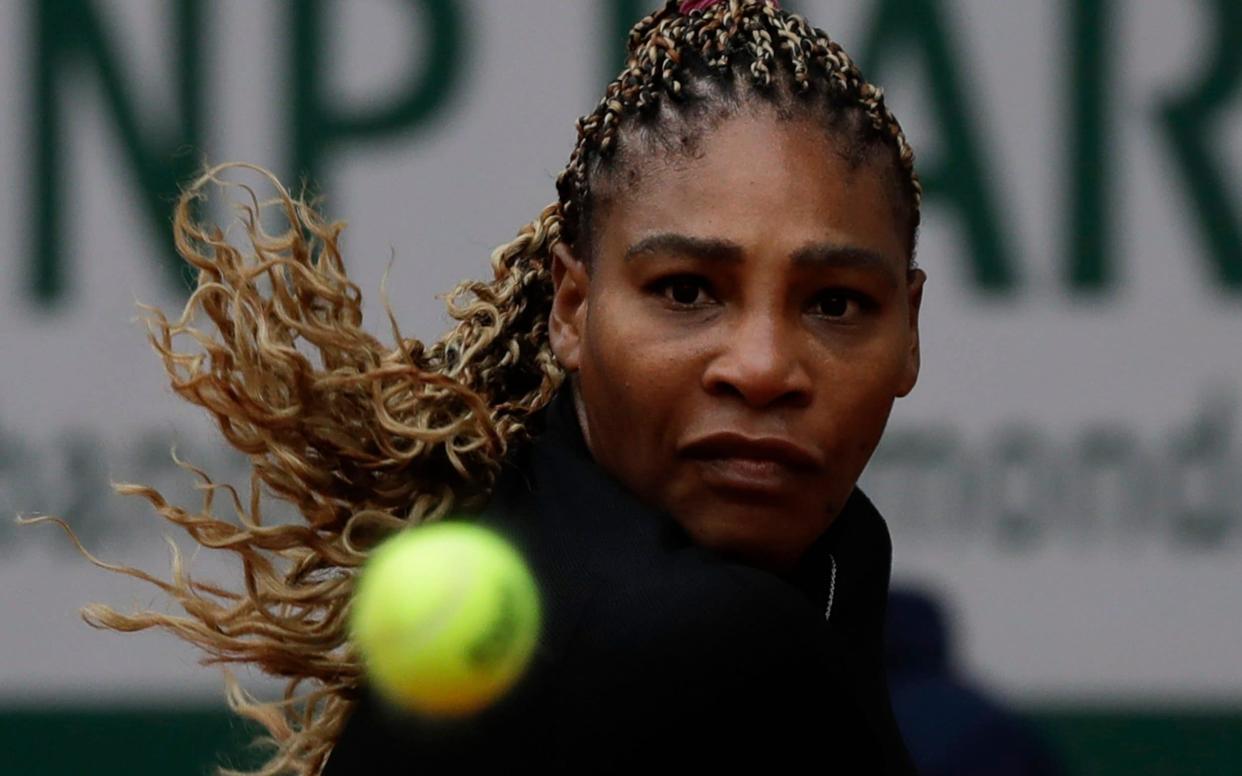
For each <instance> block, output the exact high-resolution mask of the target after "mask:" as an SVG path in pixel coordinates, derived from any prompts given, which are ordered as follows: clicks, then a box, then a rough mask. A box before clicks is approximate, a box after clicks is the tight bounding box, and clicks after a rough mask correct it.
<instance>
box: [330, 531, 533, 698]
mask: <svg viewBox="0 0 1242 776" xmlns="http://www.w3.org/2000/svg"><path fill="white" fill-rule="evenodd" d="M539 623H540V606H539V591H538V588H537V587H536V586H535V581H534V579H533V578H532V576H531V573H530V571H529V570H528V569H527V567H526V564H525V562H524V561H523V560H522V557H521V556H520V555H519V554H518V552H517V550H515V549H514V548H513V547H512V546H511V545H510V544H509V543H508V542H507V541H505V540H504V539H503V538H501V537H500V536H499V535H497V534H496V533H494V532H492V531H490V530H488V529H486V528H483V527H482V526H479V525H476V524H473V523H466V522H458V521H446V522H439V523H433V524H430V525H426V526H421V527H417V528H409V529H406V530H404V531H402V532H401V533H399V534H397V535H396V536H393V537H392V538H390V539H388V540H386V541H384V542H383V543H382V544H380V545H379V546H378V547H377V548H375V550H374V551H373V552H372V554H371V557H370V558H369V559H368V560H367V563H366V564H365V565H364V566H363V569H362V572H361V573H360V575H359V577H358V580H357V586H356V588H355V593H354V600H353V608H352V610H351V612H350V620H349V627H350V635H351V638H352V639H353V642H354V644H355V645H356V646H357V648H358V651H359V653H360V655H361V658H362V662H363V665H364V667H365V669H366V671H367V674H368V676H369V677H370V680H371V683H372V686H373V687H374V688H375V689H376V690H378V692H379V694H380V695H381V696H382V697H384V698H386V699H387V700H389V701H390V702H392V703H393V704H395V705H397V706H399V707H401V708H403V709H405V710H407V711H411V712H415V713H419V714H423V715H426V716H439V717H460V716H466V715H469V714H472V713H474V712H477V711H480V710H481V709H483V708H484V707H486V706H488V705H489V704H491V703H492V702H493V701H495V700H497V699H498V698H499V697H500V696H501V695H503V694H504V693H505V691H506V690H508V689H509V688H510V687H511V686H512V685H513V684H514V683H515V682H516V681H517V679H518V678H519V677H520V676H521V675H522V672H523V670H524V669H525V668H526V665H527V663H528V662H529V661H530V658H531V655H532V654H533V652H534V648H535V643H536V641H537V639H538V635H539Z"/></svg>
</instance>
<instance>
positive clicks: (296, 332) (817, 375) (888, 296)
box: [86, 0, 925, 775]
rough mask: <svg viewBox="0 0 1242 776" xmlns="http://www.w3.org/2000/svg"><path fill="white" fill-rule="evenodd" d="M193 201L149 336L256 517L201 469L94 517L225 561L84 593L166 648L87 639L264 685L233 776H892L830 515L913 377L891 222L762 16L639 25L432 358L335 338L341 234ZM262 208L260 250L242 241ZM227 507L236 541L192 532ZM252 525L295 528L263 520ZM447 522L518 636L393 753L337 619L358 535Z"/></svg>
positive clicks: (98, 616) (382, 713)
mask: <svg viewBox="0 0 1242 776" xmlns="http://www.w3.org/2000/svg"><path fill="white" fill-rule="evenodd" d="M220 172H221V170H220V169H219V168H218V169H215V170H212V171H209V172H208V173H207V174H205V175H204V176H203V178H202V179H200V180H199V181H197V182H196V183H195V184H194V185H193V186H192V187H190V188H189V189H188V190H187V192H186V194H185V196H184V197H183V198H182V200H181V201H180V203H179V205H178V207H177V210H176V214H175V231H176V236H177V247H178V249H179V251H180V252H181V254H182V255H183V256H184V257H185V258H186V259H187V260H188V261H190V262H191V263H192V264H193V265H194V266H196V267H198V269H199V270H200V275H199V284H198V288H197V290H196V291H195V293H194V294H193V296H192V298H191V299H190V301H189V302H188V304H187V307H186V311H185V313H184V315H183V317H182V318H181V319H180V320H179V321H175V322H170V321H169V320H167V319H166V318H165V317H164V316H163V315H162V314H161V313H160V312H159V311H158V310H154V309H152V310H151V315H152V318H151V320H152V325H153V328H152V332H153V337H152V342H153V343H154V345H155V347H156V349H157V350H158V351H159V352H160V354H161V355H162V357H163V359H164V361H165V365H166V367H167V369H168V372H169V374H170V376H171V378H172V384H173V386H174V388H175V389H176V390H177V391H178V392H179V393H180V394H181V395H182V396H184V397H185V398H186V399H188V400H189V401H191V402H193V403H195V404H198V405H200V406H203V407H205V408H207V409H208V410H209V411H210V412H211V413H213V414H214V416H215V417H216V418H217V419H218V421H219V424H220V428H221V430H222V431H223V433H224V434H225V436H226V437H227V438H228V440H229V441H230V442H231V443H232V444H233V445H235V446H236V447H237V448H238V449H240V450H242V451H243V452H245V453H246V454H248V455H249V456H250V458H251V461H252V464H253V477H252V481H251V495H250V498H249V499H248V500H246V499H243V498H241V497H240V496H239V495H238V494H237V493H236V492H235V491H234V490H233V489H232V488H230V487H229V486H227V485H221V484H215V483H212V482H211V481H210V479H209V478H208V477H207V475H206V473H204V472H201V471H198V470H195V471H196V472H198V474H199V476H200V477H202V478H203V480H204V483H205V484H206V486H207V490H206V493H207V495H208V498H207V499H206V501H205V503H204V504H203V506H202V508H201V509H200V510H197V511H194V510H183V509H180V508H177V507H174V506H171V505H169V504H167V503H166V502H165V501H164V499H163V498H162V497H161V496H160V494H159V493H158V492H156V491H155V490H153V489H150V488H144V487H141V486H122V487H121V488H120V489H121V490H122V491H123V492H128V493H133V494H137V495H141V496H144V497H145V498H147V499H148V500H149V501H150V502H151V503H152V504H153V505H154V506H155V507H156V508H157V510H158V511H159V512H160V513H161V514H162V515H163V516H164V517H166V518H167V519H168V520H170V521H172V522H174V523H177V524H179V525H180V526H182V527H183V528H184V529H185V530H186V531H188V532H189V533H190V535H191V536H192V537H193V538H194V539H195V540H197V541H198V542H199V543H201V544H202V545H205V546H208V547H213V548H219V549H225V550H228V551H230V552H233V553H236V554H237V555H238V556H239V557H240V558H241V559H242V561H243V562H244V579H243V580H242V584H241V585H240V590H238V591H230V590H225V589H221V588H219V587H214V586H207V585H201V584H198V583H196V582H194V581H193V580H192V579H190V578H189V577H188V576H187V575H186V574H185V573H183V570H182V569H181V567H180V566H179V565H178V566H175V568H174V572H175V573H174V575H173V580H172V581H171V582H168V583H165V582H162V581H159V580H157V579H155V578H154V577H151V576H149V575H146V574H144V573H143V572H140V571H138V570H136V569H130V568H121V567H112V568H114V569H115V570H119V571H122V572H123V573H129V574H133V575H136V576H141V577H142V578H144V579H148V580H150V581H153V582H155V583H156V584H159V585H161V586H162V587H163V588H164V589H165V590H166V591H167V592H168V593H170V594H171V595H173V596H174V597H175V598H176V599H177V600H178V601H179V603H180V604H181V605H182V606H183V607H184V609H185V615H184V616H176V617H174V616H171V615H167V614H162V613H156V612H140V613H137V614H123V613H120V612H118V611H115V610H113V609H110V608H108V607H104V606H94V607H88V609H87V610H86V616H87V618H88V619H89V620H90V621H92V622H93V623H94V624H97V625H99V626H102V627H108V628H114V629H119V630H138V629H143V628H148V627H161V628H165V629H168V630H171V631H173V632H175V633H177V634H179V635H180V636H182V637H184V638H185V639H187V640H189V641H191V642H193V643H195V644H197V645H199V646H200V647H202V648H203V649H204V650H206V652H207V655H208V658H207V659H208V660H209V661H214V662H225V663H246V664H251V665H253V666H256V667H257V668H258V669H260V670H262V671H265V672H267V673H269V674H274V675H277V676H281V677H286V678H287V679H288V680H289V685H288V691H287V693H286V697H285V699H284V700H283V701H281V702H277V703H263V702H260V701H259V700H256V699H254V698H252V697H250V696H249V695H248V694H246V693H245V692H243V691H242V690H241V689H240V688H239V687H238V686H237V685H236V684H235V683H234V684H231V685H230V703H231V705H232V707H233V708H234V709H235V710H236V711H237V712H238V713H240V714H242V715H243V716H245V717H248V718H250V719H252V720H256V721H258V722H260V723H262V725H264V726H265V728H266V730H267V731H268V733H269V734H270V740H271V743H272V745H273V754H272V756H271V759H270V760H269V761H268V763H267V765H266V766H265V767H264V768H263V770H261V771H260V773H263V774H277V773H299V774H319V773H329V774H334V775H335V774H346V773H360V772H373V771H377V770H381V769H382V770H392V771H400V772H407V771H408V772H410V773H414V772H419V773H424V772H438V771H440V770H449V769H452V770H454V771H457V772H460V771H463V770H465V771H469V770H474V769H481V768H483V767H506V766H514V767H521V766H528V767H541V768H543V769H544V770H574V771H575V772H621V771H629V770H634V769H645V768H656V767H661V766H663V765H666V764H679V765H687V766H688V765H700V766H708V767H712V766H715V767H720V766H740V765H742V764H752V765H760V766H765V765H766V766H769V767H776V766H780V765H790V764H797V763H803V764H805V763H808V762H809V763H814V764H815V766H816V767H817V768H823V769H825V770H828V771H830V772H841V773H847V772H848V773H905V772H909V771H911V770H912V769H911V767H910V765H909V762H908V757H907V755H906V754H905V751H904V747H903V746H902V743H901V739H900V736H899V734H898V732H897V729H896V726H895V724H894V722H893V718H892V714H891V712H890V710H889V701H888V692H887V689H886V686H885V682H884V677H883V673H882V657H881V640H882V629H881V623H882V621H883V615H884V606H885V600H886V596H887V589H888V578H889V564H890V557H891V545H890V542H889V536H888V533H887V530H886V528H885V525H884V521H883V520H882V518H881V517H880V515H879V514H878V513H877V512H876V510H875V508H874V507H873V506H872V505H871V503H870V502H869V501H868V500H867V498H866V497H865V496H864V495H863V494H862V493H861V491H860V490H859V489H858V487H857V484H856V483H857V481H858V478H859V476H860V474H861V473H862V471H863V469H864V467H865V466H866V464H867V462H868V460H869V458H870V457H871V455H872V453H873V451H874V450H875V449H876V446H877V444H878V443H879V441H880V438H881V435H882V433H883V430H884V428H885V425H886V422H887V420H888V417H889V414H890V411H891V409H892V406H893V403H894V400H895V399H896V398H898V397H901V396H904V395H906V394H907V393H909V392H910V390H911V389H912V388H913V387H914V385H915V381H916V378H917V375H918V371H919V336H918V314H919V307H920V302H921V298H922V290H923V284H924V277H925V276H924V273H923V271H922V270H920V269H918V268H917V267H916V266H915V263H914V252H915V237H916V231H917V227H918V223H919V201H920V187H919V183H918V180H917V178H916V176H915V173H914V169H913V154H912V152H911V149H910V147H909V146H908V144H907V143H906V140H905V137H904V136H903V134H902V131H901V129H900V127H899V126H898V123H897V121H896V120H895V119H894V118H893V116H892V114H891V113H890V112H889V110H888V109H887V108H886V107H885V104H884V100H883V97H882V94H881V91H880V90H879V89H878V88H876V87H875V86H873V85H872V84H870V83H868V82H867V81H866V80H864V78H863V76H862V74H861V73H860V72H859V70H858V68H857V67H856V66H855V65H854V63H853V62H852V61H851V59H850V58H849V56H848V55H847V54H846V53H845V52H844V51H843V50H842V49H841V47H840V46H839V45H838V44H837V43H835V42H834V41H832V40H831V39H829V37H828V36H827V35H826V34H825V33H824V32H823V31H821V30H819V29H816V28H814V27H812V26H810V25H809V24H808V23H807V22H806V21H805V20H804V19H803V18H801V17H799V16H797V15H794V14H791V13H789V12H787V11H785V10H783V9H780V8H779V7H778V6H777V4H776V3H775V2H772V0H718V1H716V2H712V1H711V0H698V1H696V2H684V1H683V2H677V1H675V0H673V1H670V2H667V3H665V4H664V6H663V7H662V8H660V9H659V10H658V11H656V12H654V13H652V14H651V15H649V16H647V17H646V18H644V19H642V20H641V21H640V22H639V23H638V24H637V25H636V26H635V27H634V29H633V30H632V31H631V33H630V36H629V57H628V61H627V63H626V65H625V68H624V69H623V70H622V72H621V73H620V75H619V76H618V77H617V78H616V80H614V81H613V82H612V83H611V84H609V85H608V87H607V89H606V90H605V94H604V97H603V99H602V100H600V102H599V104H598V106H597V107H596V108H595V110H594V111H592V112H591V113H589V114H588V115H586V116H585V117H583V118H582V119H580V120H579V122H578V141H577V145H576V146H575V147H574V149H573V151H572V153H571V155H570V157H569V163H568V165H567V167H566V168H565V170H564V171H563V172H562V173H561V174H560V176H559V177H558V179H557V197H556V199H555V201H553V202H552V203H551V204H550V205H548V206H547V207H546V208H545V209H544V210H543V211H542V212H541V213H539V214H538V216H537V217H535V219H534V220H533V221H531V222H530V223H529V224H527V225H526V226H524V227H523V228H522V229H521V230H520V231H519V232H518V234H517V236H516V237H515V238H514V239H513V240H512V241H511V242H509V243H507V244H505V245H502V246H500V247H498V248H497V249H496V250H495V251H494V252H493V253H492V256H491V264H492V269H493V271H494V277H493V279H492V280H491V281H490V282H466V283H463V284H462V285H461V286H459V287H458V289H456V291H455V293H454V294H453V295H452V296H451V299H450V304H449V307H450V312H451V313H452V315H453V316H454V317H455V319H456V320H457V324H456V326H455V328H453V329H452V330H451V331H450V332H449V333H448V334H447V335H445V336H444V337H443V338H442V339H440V340H439V341H437V342H434V343H431V344H428V345H425V344H424V343H422V342H419V341H417V340H414V339H410V338H405V337H403V336H402V335H401V333H400V331H399V329H398V327H397V324H396V322H395V320H393V321H392V327H393V333H394V336H395V337H396V343H395V344H394V345H392V346H385V345H384V344H382V343H381V342H380V341H379V340H377V339H376V338H375V337H374V336H372V335H371V334H369V333H367V332H366V331H364V330H363V329H362V328H361V325H360V323H361V300H360V295H359V293H358V289H357V287H356V286H355V285H354V284H353V283H351V282H350V281H349V279H348V277H347V275H346V272H345V268H344V262H343V261H342V259H341V255H340V253H339V251H338V238H339V235H340V230H341V228H342V226H341V225H340V224H337V223H330V222H327V221H325V220H324V219H322V218H321V217H320V216H319V215H318V214H317V213H316V212H315V211H314V209H312V207H311V206H310V205H308V204H307V203H305V202H303V201H300V200H298V199H296V198H294V197H292V196H290V195H289V194H288V193H286V191H285V190H284V189H283V188H280V186H279V184H277V183H275V181H274V180H273V181H272V183H273V185H274V186H275V187H276V189H277V192H278V196H277V197H276V198H275V200H273V201H271V202H267V203H260V202H259V201H257V200H255V201H254V202H253V204H252V206H251V207H250V210H249V213H250V215H249V217H248V218H246V219H243V226H244V232H245V234H247V235H248V237H249V240H248V241H246V242H247V243H248V245H247V246H246V247H245V248H244V249H242V248H239V247H237V245H236V244H234V243H231V242H230V241H229V240H227V239H226V238H225V235H224V234H223V233H222V232H221V231H220V230H219V229H216V228H213V227H210V226H207V225H202V224H199V223H197V222H196V221H195V219H194V217H193V213H194V212H195V211H194V210H193V207H192V205H193V204H194V201H195V199H196V198H199V197H201V196H203V195H204V193H205V192H206V191H207V190H208V189H210V188H211V187H212V186H213V185H215V184H217V183H220V182H221V179H220V177H219V173H220ZM268 207H271V208H275V209H277V210H279V211H280V212H282V213H283V214H284V216H285V217H286V218H287V219H288V221H289V224H290V228H289V229H288V230H287V231H284V232H281V233H278V234H271V233H268V232H265V231H263V226H262V223H263V222H262V221H261V220H260V218H259V217H258V215H259V212H260V211H262V210H263V209H264V208H268ZM196 314H198V315H204V316H205V317H206V318H207V319H208V320H210V322H211V324H212V325H213V327H212V328H211V329H210V330H203V329H200V328H195V327H194V316H195V315H196ZM186 336H189V337H191V338H192V339H193V341H194V342H196V343H198V345H199V347H200V348H201V349H202V350H201V352H193V353H191V352H182V351H181V350H178V349H177V347H176V343H177V342H178V341H179V339H178V338H180V337H186ZM299 346H301V348H302V350H299ZM308 349H309V351H312V352H314V353H316V354H317V356H318V358H317V359H315V360H313V359H311V358H309V357H308V356H307V355H306V352H305V351H308ZM222 489H223V492H225V493H227V494H228V495H229V496H230V497H231V500H232V507H233V509H234V510H235V511H236V513H237V514H238V516H239V519H237V520H233V519H229V518H225V517H221V516H217V515H216V514H214V513H213V504H212V502H211V499H210V496H211V495H212V494H213V493H217V492H218V491H221V490H222ZM261 490H266V491H267V492H268V496H269V497H270V496H272V495H274V496H276V497H278V498H280V499H283V500H284V501H286V502H288V503H290V504H292V505H294V506H295V507H296V508H297V512H298V514H299V515H300V518H301V519H300V521H298V522H296V523H281V524H270V525H269V524H268V523H267V522H265V521H264V520H263V516H262V510H261V504H262V503H263V499H262V498H261ZM463 514H469V515H476V516H477V519H479V520H481V521H484V522H486V523H488V524H490V525H493V526H495V527H497V528H499V529H501V530H503V531H505V532H506V533H507V535H509V536H510V537H511V538H512V539H513V541H514V543H515V544H516V545H517V546H518V547H519V549H520V550H521V551H522V552H523V553H524V554H525V555H526V557H527V559H528V561H529V562H530V564H531V567H532V569H533V570H534V573H535V574H536V577H537V579H538V582H539V585H540V589H541V591H542V593H543V596H544V599H545V605H546V622H545V628H544V632H543V633H542V635H541V643H540V647H539V650H538V652H537V655H536V658H535V661H534V663H533V664H532V665H531V667H530V669H529V671H528V674H527V675H526V676H524V677H523V679H522V681H521V682H519V684H518V686H517V687H516V688H515V689H514V691H513V692H512V693H511V694H510V695H508V696H506V697H505V698H504V699H503V700H502V701H500V702H499V703H497V704H496V705H495V706H494V707H492V708H489V709H488V710H486V711H485V712H483V713H481V714H480V715H479V716H478V717H476V718H473V719H472V720H471V721H470V722H469V723H468V724H448V723H445V724H434V723H421V722H418V721H417V720H412V719H409V718H405V717H402V716H400V715H395V714H392V713H390V712H389V711H388V710H386V709H385V708H384V706H383V704H382V702H381V701H379V700H377V699H376V698H375V697H374V695H373V694H372V692H371V690H370V688H369V687H368V683H367V679H366V676H365V675H364V672H363V671H362V669H361V667H360V664H359V661H358V657H357V655H356V654H355V653H354V652H353V651H352V650H351V649H350V645H349V644H348V639H347V631H346V615H347V612H348V606H349V602H350V597H351V593H352V590H353V582H354V579H355V576H356V570H357V569H358V568H359V567H360V566H361V564H362V563H363V561H364V560H365V559H366V557H367V553H368V551H369V549H370V548H371V547H373V546H374V545H375V543H376V541H378V539H379V538H380V537H382V536H385V535H387V534H389V533H391V532H392V531H394V530H397V529H400V528H401V527H404V526H408V525H412V524H418V523H424V522H428V521H434V520H438V519H441V518H443V517H445V516H449V515H463Z"/></svg>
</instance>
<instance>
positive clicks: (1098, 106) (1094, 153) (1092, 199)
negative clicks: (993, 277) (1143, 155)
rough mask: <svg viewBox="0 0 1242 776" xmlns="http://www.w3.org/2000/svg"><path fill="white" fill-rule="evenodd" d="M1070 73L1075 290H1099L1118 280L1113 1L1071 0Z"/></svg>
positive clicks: (1071, 280) (1070, 244)
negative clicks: (1113, 212)
mask: <svg viewBox="0 0 1242 776" xmlns="http://www.w3.org/2000/svg"><path fill="white" fill-rule="evenodd" d="M1067 10H1068V11H1069V15H1070V23H1071V29H1070V41H1069V42H1070V52H1069V54H1070V63H1071V68H1072V70H1071V75H1070V77H1069V78H1067V79H1065V84H1066V87H1067V88H1068V89H1069V94H1068V95H1066V97H1067V100H1068V102H1069V104H1070V105H1071V106H1072V113H1071V119H1070V131H1071V133H1072V134H1071V135H1070V143H1069V176H1068V180H1069V191H1068V192H1067V194H1068V198H1069V203H1070V210H1069V219H1070V220H1069V231H1068V232H1067V233H1066V235H1065V240H1066V245H1065V248H1066V255H1067V257H1068V258H1069V272H1068V276H1067V278H1066V280H1067V281H1068V285H1069V287H1070V289H1071V290H1074V291H1083V292H1088V293H1098V292H1100V291H1103V290H1106V289H1107V288H1108V286H1110V285H1111V284H1112V283H1113V281H1114V280H1115V277H1114V267H1113V262H1112V250H1111V248H1112V240H1111V239H1110V238H1111V236H1112V226H1113V224H1112V219H1111V218H1110V212H1109V207H1108V202H1109V200H1110V196H1109V193H1110V192H1111V190H1112V186H1111V184H1112V177H1111V173H1112V165H1111V164H1110V160H1111V158H1112V143H1110V142H1108V140H1109V134H1110V133H1109V132H1108V126H1107V124H1106V117H1107V116H1108V115H1109V114H1110V113H1111V107H1112V105H1111V100H1110V99H1109V98H1110V96H1111V92H1110V91H1109V90H1108V88H1107V83H1108V80H1109V75H1110V73H1111V72H1112V68H1111V66H1110V65H1111V62H1112V60H1111V57H1110V56H1109V52H1110V51H1111V50H1112V46H1111V45H1110V44H1111V43H1112V41H1111V40H1110V39H1109V37H1108V30H1109V29H1110V27H1111V24H1110V21H1111V12H1112V5H1111V4H1110V3H1109V2H1108V0H1069V3H1068V9H1067Z"/></svg>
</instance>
